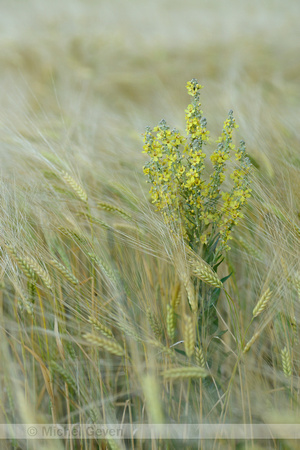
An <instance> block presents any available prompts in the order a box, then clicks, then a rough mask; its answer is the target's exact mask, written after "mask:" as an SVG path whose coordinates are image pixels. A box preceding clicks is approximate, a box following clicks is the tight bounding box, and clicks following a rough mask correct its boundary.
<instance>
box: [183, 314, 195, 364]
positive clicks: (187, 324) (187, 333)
mask: <svg viewBox="0 0 300 450" xmlns="http://www.w3.org/2000/svg"><path fill="white" fill-rule="evenodd" d="M183 336H184V349H185V353H186V355H187V357H188V358H191V357H192V356H193V353H194V351H195V339H196V335H195V326H194V324H193V319H192V317H190V316H185V318H184V333H183Z"/></svg>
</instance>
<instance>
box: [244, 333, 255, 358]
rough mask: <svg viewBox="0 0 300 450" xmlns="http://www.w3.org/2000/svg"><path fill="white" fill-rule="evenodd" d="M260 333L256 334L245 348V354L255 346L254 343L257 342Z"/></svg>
mask: <svg viewBox="0 0 300 450" xmlns="http://www.w3.org/2000/svg"><path fill="white" fill-rule="evenodd" d="M258 336H259V333H258V332H257V333H255V334H254V335H253V336H252V338H251V339H250V341H248V342H247V344H246V345H245V347H244V350H243V353H247V352H248V351H249V350H250V348H251V347H252V345H253V344H254V342H255V341H256V339H257V338H258Z"/></svg>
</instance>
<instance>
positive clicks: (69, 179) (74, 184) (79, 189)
mask: <svg viewBox="0 0 300 450" xmlns="http://www.w3.org/2000/svg"><path fill="white" fill-rule="evenodd" d="M62 178H63V179H64V181H65V182H66V183H67V184H68V185H69V186H70V187H71V188H72V189H73V191H74V192H75V194H76V195H77V197H78V198H79V199H80V200H82V201H83V202H85V203H86V202H87V200H88V196H87V193H86V192H85V190H84V189H83V188H82V187H81V186H80V184H78V183H77V182H76V181H75V180H74V178H73V177H71V175H69V174H68V173H67V172H62Z"/></svg>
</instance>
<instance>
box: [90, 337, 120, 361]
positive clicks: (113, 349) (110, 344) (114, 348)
mask: <svg viewBox="0 0 300 450" xmlns="http://www.w3.org/2000/svg"><path fill="white" fill-rule="evenodd" d="M83 337H84V339H85V340H86V341H88V342H89V343H90V344H93V345H95V346H97V347H101V348H103V349H104V350H106V351H108V352H109V353H111V354H113V355H116V356H124V348H123V347H121V346H120V345H119V344H118V343H117V342H116V341H114V340H112V339H107V338H104V337H100V336H96V335H95V334H92V333H86V334H84V335H83Z"/></svg>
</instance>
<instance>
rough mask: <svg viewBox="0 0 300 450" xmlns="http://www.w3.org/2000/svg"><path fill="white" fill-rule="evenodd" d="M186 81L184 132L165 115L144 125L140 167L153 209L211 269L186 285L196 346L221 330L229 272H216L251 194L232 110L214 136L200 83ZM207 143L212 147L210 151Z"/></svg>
mask: <svg viewBox="0 0 300 450" xmlns="http://www.w3.org/2000/svg"><path fill="white" fill-rule="evenodd" d="M186 87H187V91H188V94H189V95H191V97H192V102H191V103H190V104H189V105H188V106H187V108H186V110H185V120H186V135H183V134H181V133H180V132H179V131H178V130H177V129H170V127H169V126H168V125H167V123H166V121H165V120H161V122H160V123H159V125H158V126H156V127H154V128H153V129H151V128H150V127H147V128H146V132H145V134H144V147H143V148H144V153H147V154H148V155H149V157H150V159H149V161H148V162H147V163H146V165H145V166H144V168H143V169H144V173H145V175H146V176H147V178H148V182H149V183H151V189H150V194H151V199H152V203H153V204H154V205H155V206H156V210H157V211H161V212H162V214H163V217H164V220H165V222H166V223H167V224H168V225H170V228H171V230H176V232H177V231H179V233H180V234H182V236H183V237H184V239H185V241H186V243H187V244H188V246H189V247H190V248H191V249H192V250H193V252H195V253H196V254H197V255H199V256H201V258H202V259H203V260H204V261H205V262H206V263H207V264H208V265H210V266H211V268H212V269H213V270H212V271H211V272H209V270H208V269H207V270H208V271H206V269H203V268H201V267H200V268H199V267H198V268H196V269H195V268H194V269H193V270H194V271H192V275H193V276H194V279H193V281H192V284H191V285H189V286H190V287H189V286H188V285H187V286H186V288H187V292H188V297H189V296H190V294H191V292H192V291H194V292H195V294H196V296H195V297H194V298H195V300H191V299H189V303H190V307H191V310H192V311H194V312H195V311H197V312H198V333H199V334H198V345H199V346H200V342H201V340H202V339H205V338H206V337H207V336H212V335H213V334H216V333H217V335H219V336H220V335H221V334H223V332H224V331H220V330H219V331H217V330H218V316H217V313H216V308H215V306H216V303H217V301H218V299H219V296H220V293H221V287H222V286H223V283H224V282H225V281H226V280H227V278H229V276H230V275H228V276H225V277H223V278H222V279H221V280H219V279H218V278H217V276H216V272H217V269H218V266H219V265H220V264H221V263H222V261H223V260H224V255H225V252H226V251H228V250H229V249H230V247H229V245H228V241H229V240H230V239H231V238H232V237H231V233H232V230H233V228H234V227H235V226H236V225H237V224H238V222H239V220H240V219H241V218H242V217H243V214H242V212H241V210H242V208H243V207H244V206H245V205H246V203H247V201H248V199H249V197H250V196H251V189H250V177H249V175H250V170H251V164H250V160H249V158H248V157H247V154H246V148H245V142H244V141H240V145H239V147H238V148H237V149H236V148H235V145H234V143H233V132H234V130H235V129H236V128H237V125H236V122H235V119H234V117H233V111H231V110H230V111H229V113H228V117H227V119H226V120H225V122H224V125H223V129H222V133H221V136H220V137H219V138H218V139H217V141H214V142H213V141H212V139H211V138H210V133H209V131H208V129H207V121H206V119H205V117H204V116H203V111H202V110H201V103H200V90H201V89H202V86H201V85H200V84H199V83H198V81H197V80H196V79H192V80H191V81H189V82H188V83H187V86H186ZM210 143H214V145H215V147H216V148H215V149H214V150H213V151H211V152H210V157H208V156H207V153H208V152H209V147H208V144H210ZM206 149H207V151H206ZM233 155H235V158H234V161H233V157H232V156H233ZM228 169H230V170H229V171H228V172H229V176H226V171H227V170H228ZM214 271H215V272H214ZM199 278H200V280H199ZM191 288H192V291H191ZM191 295H193V294H191Z"/></svg>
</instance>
